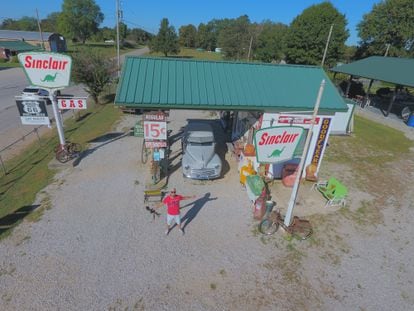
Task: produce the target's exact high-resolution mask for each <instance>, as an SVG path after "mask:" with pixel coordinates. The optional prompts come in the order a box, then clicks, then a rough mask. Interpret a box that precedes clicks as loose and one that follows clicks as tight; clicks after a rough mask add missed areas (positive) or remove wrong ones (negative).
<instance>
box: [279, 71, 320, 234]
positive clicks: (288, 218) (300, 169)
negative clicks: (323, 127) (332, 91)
mask: <svg viewBox="0 0 414 311" xmlns="http://www.w3.org/2000/svg"><path fill="white" fill-rule="evenodd" d="M324 88H325V79H323V80H322V82H321V85H320V87H319V92H318V97H317V98H316V103H315V108H314V109H313V115H312V121H311V126H310V128H309V131H308V135H307V136H306V141H305V146H304V148H303V153H302V157H301V158H300V163H299V167H298V171H297V174H296V179H295V184H294V185H293V189H292V194H291V196H290V200H289V205H288V209H287V213H286V216H285V221H284V223H285V225H286V226H289V225H290V223H291V220H292V214H293V208H294V207H295V203H296V197H297V195H298V190H299V182H300V179H301V178H302V173H303V166H304V164H305V160H306V158H307V156H308V150H309V144H310V139H311V137H312V132H313V127H314V124H315V119H316V115H317V114H318V110H319V105H320V103H321V99H322V94H323V90H324Z"/></svg>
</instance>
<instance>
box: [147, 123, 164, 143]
mask: <svg viewBox="0 0 414 311" xmlns="http://www.w3.org/2000/svg"><path fill="white" fill-rule="evenodd" d="M144 139H146V140H166V139H167V122H165V121H164V122H156V121H144Z"/></svg>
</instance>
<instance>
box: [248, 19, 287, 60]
mask: <svg viewBox="0 0 414 311" xmlns="http://www.w3.org/2000/svg"><path fill="white" fill-rule="evenodd" d="M259 27H260V29H261V31H260V33H259V35H258V38H257V43H256V47H255V49H254V58H255V59H257V60H260V61H263V62H267V63H270V62H272V61H280V60H282V59H284V57H285V49H286V34H287V31H288V26H287V25H284V24H281V23H273V22H271V21H265V22H263V23H262V24H261V25H259Z"/></svg>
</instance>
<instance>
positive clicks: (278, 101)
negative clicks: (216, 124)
mask: <svg viewBox="0 0 414 311" xmlns="http://www.w3.org/2000/svg"><path fill="white" fill-rule="evenodd" d="M323 79H325V80H326V86H325V90H324V94H323V97H322V101H321V105H320V111H322V112H323V111H324V112H326V113H333V112H335V111H347V109H348V108H347V106H346V105H345V102H344V100H343V98H342V97H341V96H340V94H339V93H338V91H337V89H336V88H335V86H334V85H333V84H332V82H331V81H330V80H329V78H328V77H327V75H326V74H325V72H324V71H323V70H322V69H321V68H319V67H312V66H293V65H273V64H258V63H236V62H217V61H216V62H214V61H205V60H188V59H171V58H146V57H127V58H126V60H125V63H124V66H123V70H122V74H121V79H120V83H119V84H118V89H117V92H116V96H115V105H120V106H128V107H135V108H153V109H166V108H167V109H168V108H171V109H201V110H203V109H211V110H255V111H312V110H313V107H314V104H315V101H316V97H317V94H318V90H319V86H320V84H321V81H322V80H323Z"/></svg>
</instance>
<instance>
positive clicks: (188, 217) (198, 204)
mask: <svg viewBox="0 0 414 311" xmlns="http://www.w3.org/2000/svg"><path fill="white" fill-rule="evenodd" d="M210 196H211V193H210V192H207V193H206V194H205V195H204V196H203V197H201V198H199V199H197V200H195V201H194V202H191V203H189V204H186V205H184V206H183V207H181V209H182V208H185V207H187V206H190V205H193V207H192V208H190V209H189V210H188V211H187V213H186V214H185V215H184V217H183V218H182V219H181V223H184V222H185V223H184V225H183V226H182V228H183V229H185V228H186V227H187V226H188V225H189V224H190V223H191V222H192V221H193V219H194V218H195V217H196V216H197V214H198V213H199V212H200V210H201V209H202V208H203V207H204V205H206V203H207V202H209V201H214V200H217V197H216V198H211V197H210Z"/></svg>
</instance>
